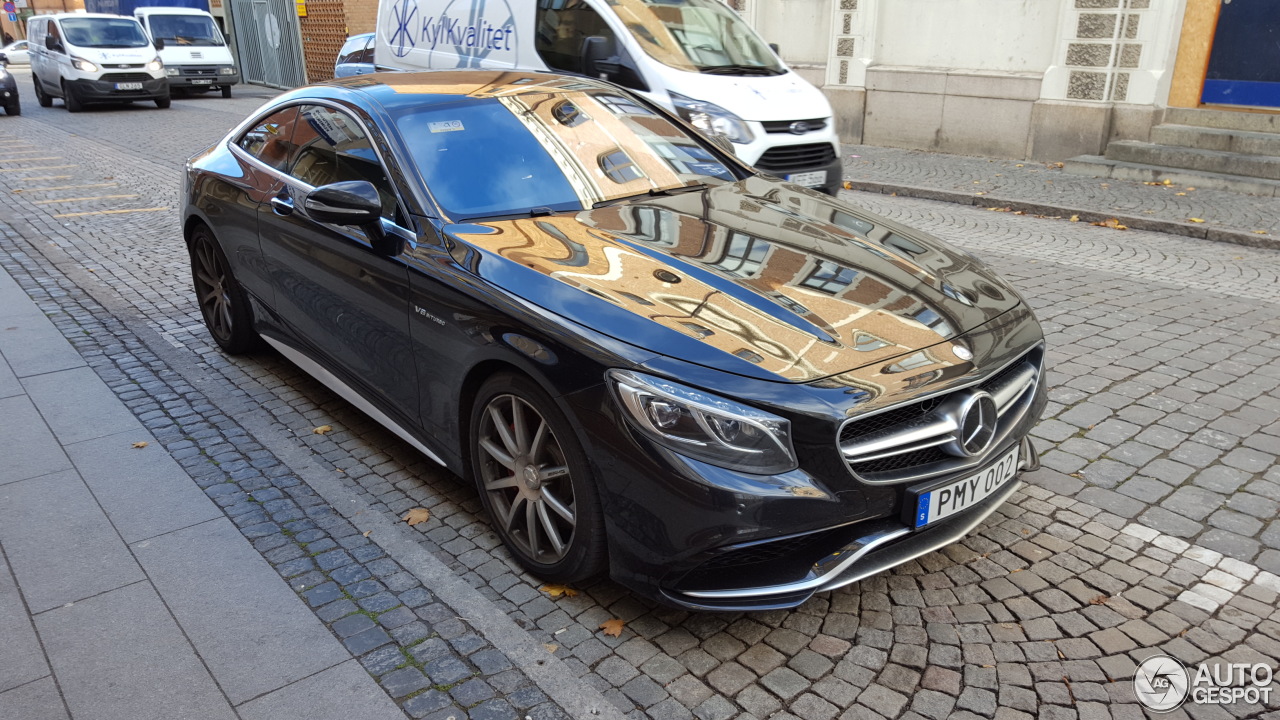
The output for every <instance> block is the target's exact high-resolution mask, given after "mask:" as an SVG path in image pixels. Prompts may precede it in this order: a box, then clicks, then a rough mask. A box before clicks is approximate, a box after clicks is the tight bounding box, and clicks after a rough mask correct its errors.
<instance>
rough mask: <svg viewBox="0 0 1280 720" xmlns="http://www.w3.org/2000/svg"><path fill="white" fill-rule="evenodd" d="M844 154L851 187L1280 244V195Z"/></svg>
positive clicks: (867, 148)
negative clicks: (1110, 219) (1273, 195)
mask: <svg viewBox="0 0 1280 720" xmlns="http://www.w3.org/2000/svg"><path fill="white" fill-rule="evenodd" d="M843 157H844V177H845V181H846V186H847V187H849V189H852V190H862V191H866V192H875V193H884V194H896V195H899V196H902V197H916V198H923V199H927V200H941V201H944V202H953V203H960V204H963V205H975V206H978V207H989V208H1009V209H1010V211H1021V212H1024V213H1026V214H1028V215H1044V216H1049V217H1061V218H1062V219H1063V220H1066V219H1067V218H1070V217H1071V216H1072V215H1078V216H1079V220H1080V221H1082V222H1098V221H1103V220H1107V219H1109V218H1117V219H1118V220H1119V221H1120V222H1121V224H1123V225H1125V226H1127V227H1130V228H1133V229H1135V230H1154V231H1156V232H1164V233H1170V234H1174V235H1183V236H1187V237H1195V238H1206V239H1210V240H1216V241H1221V242H1230V243H1236V244H1239V245H1249V246H1253V247H1264V248H1273V249H1280V198H1268V197H1256V196H1253V195H1245V194H1242V193H1236V192H1231V191H1228V190H1210V189H1202V188H1196V187H1194V186H1184V185H1147V184H1145V183H1141V182H1136V181H1129V180H1114V179H1107V178H1092V177H1084V176H1081V175H1070V174H1068V173H1066V172H1063V170H1062V169H1061V168H1058V167H1057V166H1056V164H1053V163H1042V162H1036V161H1033V160H1024V161H1020V160H1000V159H991V158H982V157H966V156H962V155H947V154H943V153H935V152H925V151H920V150H900V149H897V148H885V147H875V146H871V145H845V146H844V147H843ZM1063 159H1065V158H1063ZM1193 218H1194V220H1193ZM1196 220H1199V221H1202V222H1196ZM1259 231H1261V232H1259Z"/></svg>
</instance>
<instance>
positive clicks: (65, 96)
mask: <svg viewBox="0 0 1280 720" xmlns="http://www.w3.org/2000/svg"><path fill="white" fill-rule="evenodd" d="M62 103H63V104H64V105H66V106H67V112H72V113H78V112H80V111H81V110H84V103H82V102H80V96H79V95H76V91H75V88H74V87H72V86H70V85H68V84H66V83H65V82H64V83H62Z"/></svg>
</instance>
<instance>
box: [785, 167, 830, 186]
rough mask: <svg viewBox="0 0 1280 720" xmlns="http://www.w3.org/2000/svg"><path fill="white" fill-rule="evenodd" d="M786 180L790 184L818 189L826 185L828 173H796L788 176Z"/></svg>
mask: <svg viewBox="0 0 1280 720" xmlns="http://www.w3.org/2000/svg"><path fill="white" fill-rule="evenodd" d="M786 180H787V182H789V183H795V184H796V185H803V186H805V187H818V186H819V185H825V184H826V182H827V173H826V172H825V171H819V172H807V173H795V174H793V175H788V176H787V178H786Z"/></svg>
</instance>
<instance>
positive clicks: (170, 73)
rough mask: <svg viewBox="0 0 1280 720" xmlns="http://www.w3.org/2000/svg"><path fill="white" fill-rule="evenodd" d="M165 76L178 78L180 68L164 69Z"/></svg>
mask: <svg viewBox="0 0 1280 720" xmlns="http://www.w3.org/2000/svg"><path fill="white" fill-rule="evenodd" d="M164 74H165V75H168V76H169V77H174V76H176V75H177V74H178V68H176V67H167V68H165V69H164Z"/></svg>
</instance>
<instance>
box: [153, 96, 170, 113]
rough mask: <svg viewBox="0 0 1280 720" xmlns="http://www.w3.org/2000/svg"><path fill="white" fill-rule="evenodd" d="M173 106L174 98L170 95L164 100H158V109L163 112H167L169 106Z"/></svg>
mask: <svg viewBox="0 0 1280 720" xmlns="http://www.w3.org/2000/svg"><path fill="white" fill-rule="evenodd" d="M172 104H173V98H172V97H170V96H168V95H165V96H164V97H162V98H156V107H158V108H160V109H161V110H167V109H168V108H169V106H170V105H172Z"/></svg>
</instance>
